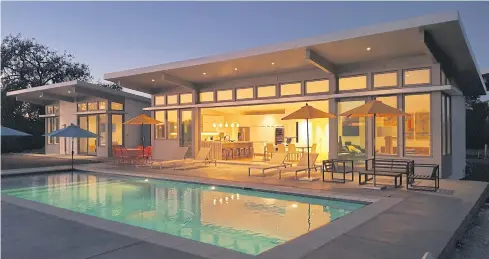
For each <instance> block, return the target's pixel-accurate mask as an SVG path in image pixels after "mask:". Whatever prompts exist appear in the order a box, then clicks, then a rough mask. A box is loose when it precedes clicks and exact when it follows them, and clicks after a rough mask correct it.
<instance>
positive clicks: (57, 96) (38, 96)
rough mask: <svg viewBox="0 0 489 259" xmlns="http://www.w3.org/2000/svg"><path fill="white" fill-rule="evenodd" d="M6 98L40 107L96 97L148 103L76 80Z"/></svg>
mask: <svg viewBox="0 0 489 259" xmlns="http://www.w3.org/2000/svg"><path fill="white" fill-rule="evenodd" d="M7 96H12V97H15V98H16V99H17V100H18V101H23V102H29V103H35V104H40V105H48V104H51V103H53V102H56V101H65V102H77V100H79V99H81V98H86V97H97V98H102V99H107V100H111V101H116V102H123V101H124V100H125V99H126V98H130V99H133V100H136V101H140V102H144V103H150V99H149V98H147V97H143V96H139V95H135V94H131V93H128V92H124V91H119V90H115V89H111V88H107V87H103V86H99V85H96V84H91V83H87V82H83V81H76V80H75V81H69V82H62V83H57V84H50V85H43V86H38V87H32V88H28V89H22V90H17V91H11V92H8V93H7Z"/></svg>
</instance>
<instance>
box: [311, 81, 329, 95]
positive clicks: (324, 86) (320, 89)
mask: <svg viewBox="0 0 489 259" xmlns="http://www.w3.org/2000/svg"><path fill="white" fill-rule="evenodd" d="M327 92H329V80H318V81H309V82H306V94H316V93H327Z"/></svg>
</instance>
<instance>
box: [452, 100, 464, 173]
mask: <svg viewBox="0 0 489 259" xmlns="http://www.w3.org/2000/svg"><path fill="white" fill-rule="evenodd" d="M464 176H465V98H464V97H463V96H452V175H451V176H450V178H451V179H461V178H463V177H464Z"/></svg>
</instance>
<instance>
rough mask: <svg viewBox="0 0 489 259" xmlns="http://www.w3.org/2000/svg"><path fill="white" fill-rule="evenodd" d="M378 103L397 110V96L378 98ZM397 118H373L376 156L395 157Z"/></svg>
mask: <svg viewBox="0 0 489 259" xmlns="http://www.w3.org/2000/svg"><path fill="white" fill-rule="evenodd" d="M376 99H377V100H378V101H381V102H382V103H384V104H386V105H389V106H391V107H393V108H397V96H387V97H378V98H376ZM398 121H399V116H389V117H376V118H375V152H376V153H377V154H385V155H397V154H398V148H397V125H398Z"/></svg>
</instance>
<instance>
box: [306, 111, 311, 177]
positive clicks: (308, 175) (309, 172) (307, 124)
mask: <svg viewBox="0 0 489 259" xmlns="http://www.w3.org/2000/svg"><path fill="white" fill-rule="evenodd" d="M306 132H307V177H308V178H309V179H311V168H310V167H311V166H310V165H309V163H310V162H309V158H310V157H311V156H310V155H309V119H306Z"/></svg>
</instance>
